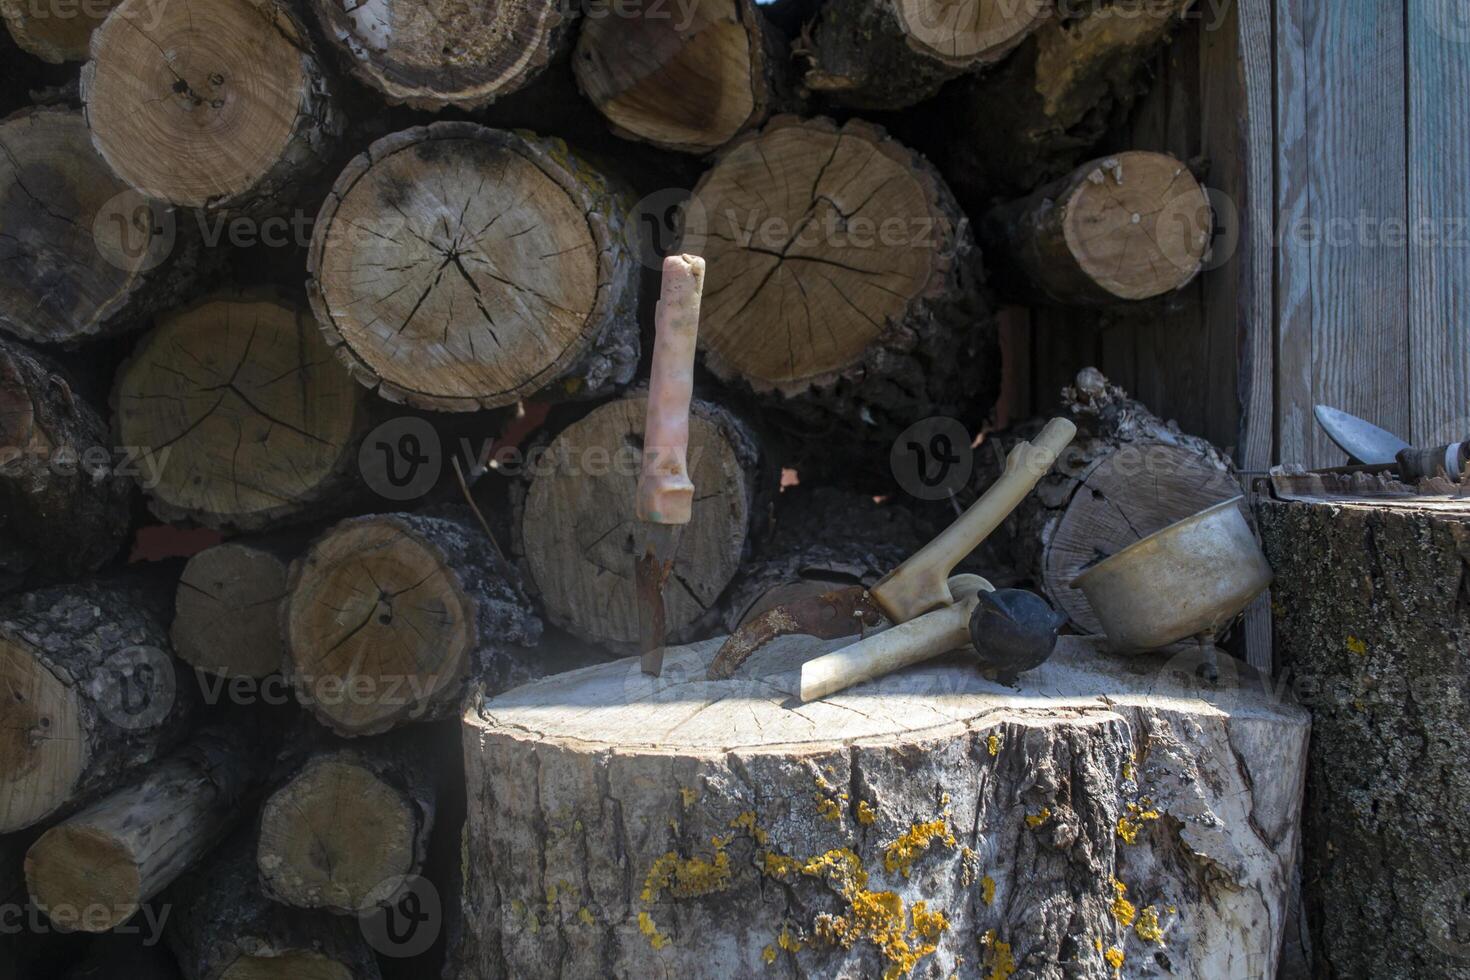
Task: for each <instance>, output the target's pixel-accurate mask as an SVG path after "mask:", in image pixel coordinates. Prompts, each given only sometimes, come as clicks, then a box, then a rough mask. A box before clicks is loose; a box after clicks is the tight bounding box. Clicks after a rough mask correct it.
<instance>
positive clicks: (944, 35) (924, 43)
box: [894, 0, 1053, 70]
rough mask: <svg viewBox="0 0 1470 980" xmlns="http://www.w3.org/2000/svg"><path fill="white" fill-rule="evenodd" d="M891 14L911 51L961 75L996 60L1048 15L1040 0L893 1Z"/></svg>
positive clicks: (1048, 10)
mask: <svg viewBox="0 0 1470 980" xmlns="http://www.w3.org/2000/svg"><path fill="white" fill-rule="evenodd" d="M894 10H895V12H896V13H897V14H898V23H899V26H900V27H901V28H902V29H903V32H904V34H905V36H906V39H907V41H908V43H909V45H910V46H911V47H912V48H914V49H915V50H917V51H920V52H922V53H923V54H925V55H927V56H929V57H931V58H934V59H936V60H938V61H942V62H944V63H946V64H949V65H952V66H954V67H956V68H961V69H966V70H968V69H971V68H976V67H979V66H981V65H988V64H992V63H994V62H996V61H999V60H1000V58H1001V57H1002V56H1003V55H1005V54H1006V53H1008V52H1009V51H1011V49H1013V48H1014V47H1015V46H1016V45H1017V44H1020V43H1021V40H1022V39H1023V38H1024V37H1026V35H1027V34H1029V33H1030V32H1031V31H1033V30H1035V29H1036V28H1037V27H1038V26H1039V25H1040V23H1041V21H1042V20H1043V19H1045V18H1046V17H1048V16H1052V15H1053V11H1052V10H1051V8H1050V7H1049V6H1048V5H1047V4H1046V3H1045V2H1044V0H1020V2H1012V0H961V2H959V3H956V2H955V0H898V2H897V3H896V4H895V5H894Z"/></svg>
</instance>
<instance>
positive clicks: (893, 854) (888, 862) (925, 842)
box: [883, 819, 955, 878]
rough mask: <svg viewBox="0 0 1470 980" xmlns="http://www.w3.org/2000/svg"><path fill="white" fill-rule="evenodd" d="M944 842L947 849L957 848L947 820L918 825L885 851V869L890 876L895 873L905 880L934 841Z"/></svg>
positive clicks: (905, 832) (904, 833)
mask: <svg viewBox="0 0 1470 980" xmlns="http://www.w3.org/2000/svg"><path fill="white" fill-rule="evenodd" d="M936 840H939V841H942V842H943V843H944V844H945V846H947V847H954V846H955V838H954V833H953V832H952V831H951V830H950V829H949V821H947V820H943V819H940V820H930V821H928V822H926V823H916V824H914V825H913V826H912V827H910V828H909V829H908V830H906V831H904V832H903V834H901V835H900V836H899V838H898V839H897V840H895V841H894V842H893V843H891V844H889V845H888V846H887V847H885V848H884V849H883V867H884V868H885V869H887V871H888V873H889V874H892V873H894V872H895V871H896V872H898V873H899V874H901V875H903V876H904V877H905V878H907V877H908V876H909V872H910V871H911V870H913V866H914V862H915V861H916V860H918V859H919V858H920V857H921V856H922V855H923V853H924V852H925V851H927V850H928V849H929V846H930V845H931V844H933V843H934V841H936Z"/></svg>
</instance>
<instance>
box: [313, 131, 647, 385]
mask: <svg viewBox="0 0 1470 980" xmlns="http://www.w3.org/2000/svg"><path fill="white" fill-rule="evenodd" d="M630 206H631V198H625V196H624V192H623V191H622V190H621V189H620V188H619V186H618V185H617V184H615V183H612V182H609V181H608V179H607V178H606V177H605V176H604V175H602V174H599V173H598V172H596V171H594V170H593V169H592V168H591V167H589V166H588V165H587V164H585V163H583V162H582V161H581V160H580V159H578V158H577V157H576V156H575V155H573V154H572V153H571V152H570V151H569V150H568V149H567V147H566V145H565V144H564V143H561V142H560V141H557V140H546V139H542V138H540V137H537V136H533V135H531V134H527V133H520V132H517V133H510V132H503V131H500V130H494V129H487V128H485V127H483V126H476V125H473V124H471V123H451V122H438V123H434V124H432V125H430V126H427V127H421V128H417V129H410V130H407V131H405V132H401V133H395V134H393V135H391V136H387V137H384V138H383V139H381V140H378V141H377V142H376V143H374V144H373V145H372V146H371V147H370V148H369V149H368V152H367V153H365V154H363V155H362V156H360V157H358V158H357V159H356V160H354V161H353V162H352V163H351V164H349V165H348V167H347V169H346V170H345V171H344V172H343V173H342V175H341V176H340V177H339V178H338V179H337V183H336V186H335V187H334V188H333V190H332V194H331V196H330V197H328V198H327V201H326V203H325V204H323V205H322V209H321V213H320V215H319V216H318V218H317V224H316V229H315V231H314V233H313V235H312V245H311V253H310V256H309V258H308V268H309V270H310V273H311V281H310V283H309V284H308V292H309V295H310V296H311V303H312V308H313V309H314V310H315V311H316V316H317V319H318V320H319V321H320V323H321V327H322V330H323V332H324V333H325V334H326V336H327V341H328V343H330V344H331V345H332V346H333V347H334V348H336V349H337V353H338V355H339V356H340V357H341V358H342V359H343V361H344V362H345V363H346V364H347V365H348V367H349V368H350V369H351V371H352V373H353V375H354V376H356V377H357V379H358V380H359V381H361V382H362V383H363V384H365V385H367V386H368V387H370V388H375V389H376V390H377V392H378V394H379V395H381V396H382V397H384V398H387V399H388V400H390V401H395V402H405V403H407V404H410V405H415V406H418V407H420V408H428V409H436V410H440V411H474V410H476V409H478V408H495V407H498V406H502V405H510V404H513V403H515V402H516V401H518V400H520V399H521V398H523V397H524V396H526V395H530V394H532V393H534V392H537V391H540V390H541V389H543V388H547V387H550V386H555V388H556V389H558V390H559V391H560V392H561V393H563V394H568V395H570V394H578V395H593V394H597V393H601V392H605V391H607V390H609V389H612V388H616V387H618V386H620V385H623V384H626V383H627V382H628V380H630V379H631V378H632V375H633V371H634V369H635V368H636V366H637V361H638V353H639V346H638V321H637V305H638V280H639V274H640V271H641V268H642V267H641V266H640V265H639V262H638V254H637V249H636V237H635V236H636V234H637V232H636V230H635V229H634V228H632V227H631V226H630V225H629V224H628V215H629V211H630Z"/></svg>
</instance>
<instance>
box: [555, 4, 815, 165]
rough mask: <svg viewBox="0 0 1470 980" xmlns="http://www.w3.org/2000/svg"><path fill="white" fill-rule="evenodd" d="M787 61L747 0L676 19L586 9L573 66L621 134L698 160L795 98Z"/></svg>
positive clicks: (694, 8)
mask: <svg viewBox="0 0 1470 980" xmlns="http://www.w3.org/2000/svg"><path fill="white" fill-rule="evenodd" d="M790 58H791V51H790V48H789V46H788V45H787V43H786V40H785V38H784V37H782V36H781V35H780V33H779V32H778V31H776V30H775V28H773V27H771V25H770V24H769V23H767V21H766V19H765V17H764V16H763V15H762V13H761V11H760V9H759V8H758V7H757V6H756V5H755V3H754V2H752V0H692V2H690V3H688V4H686V5H685V6H684V7H682V8H680V12H679V13H675V12H672V11H670V10H659V9H658V8H655V7H652V6H649V7H647V8H645V9H641V10H640V11H639V12H638V13H637V14H636V15H633V16H624V15H622V14H620V13H615V12H610V11H603V12H602V13H601V14H597V13H589V15H588V17H587V20H586V23H585V24H583V26H582V32H581V35H580V36H579V37H578V39H577V49H576V52H575V54H574V55H573V59H572V69H573V71H574V72H575V73H576V76H577V84H578V86H579V87H580V88H581V90H582V93H583V94H584V95H586V97H587V99H588V101H590V102H591V103H592V104H593V105H594V106H596V107H597V110H598V111H599V112H601V113H602V115H603V117H604V118H606V119H607V122H608V125H610V126H611V127H612V129H613V132H615V133H617V134H618V135H619V136H624V137H627V138H628V139H635V140H641V141H643V142H645V143H651V144H653V145H654V146H658V147H662V148H663V149H666V150H674V151H677V152H683V153H699V154H703V153H709V152H711V151H713V150H717V149H719V148H720V147H722V146H724V145H725V144H726V143H728V142H730V141H731V140H732V139H734V138H735V137H736V136H738V135H740V134H741V133H743V132H745V131H746V130H748V129H751V128H753V127H755V126H759V125H760V124H761V123H762V122H764V121H765V119H766V117H767V116H768V115H769V114H770V112H771V110H772V106H773V105H775V104H778V103H787V102H790V101H792V99H793V92H792V84H791V79H790V78H789V74H790V72H789V67H790Z"/></svg>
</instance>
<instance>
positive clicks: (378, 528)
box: [283, 509, 541, 736]
mask: <svg viewBox="0 0 1470 980" xmlns="http://www.w3.org/2000/svg"><path fill="white" fill-rule="evenodd" d="M289 588H290V594H289V596H288V598H287V600H286V607H285V611H284V613H283V617H284V630H285V635H286V670H287V673H288V674H289V679H290V680H291V682H292V684H293V686H294V688H295V691H296V697H297V700H299V701H300V702H301V704H302V705H303V706H304V707H306V708H308V709H309V710H310V711H311V712H312V713H313V714H314V715H315V716H316V718H317V719H318V720H319V721H320V722H321V723H322V724H324V725H326V726H327V727H328V728H330V729H332V730H333V731H335V732H337V733H338V734H340V735H345V736H357V735H372V734H376V733H379V732H385V731H388V730H389V729H391V728H395V727H398V726H400V725H403V724H407V723H409V722H413V721H430V720H433V719H435V718H443V717H448V716H449V715H451V714H453V713H455V712H457V711H458V710H459V704H460V700H461V698H462V695H463V693H464V690H465V688H466V686H467V685H468V684H470V683H471V682H473V683H477V684H483V685H485V686H486V687H487V688H489V689H491V690H497V691H498V690H505V689H506V688H509V687H513V686H515V685H516V684H520V683H524V682H525V681H528V680H531V679H533V678H535V677H539V676H540V675H541V668H540V662H539V658H538V657H537V655H536V653H535V652H534V651H533V650H532V649H531V648H533V647H535V645H536V644H537V642H538V641H539V640H540V637H541V621H540V620H539V619H538V618H537V617H536V614H535V613H534V612H532V611H531V608H530V603H529V601H528V600H527V599H526V598H525V596H524V595H523V593H522V592H521V586H520V578H519V576H518V575H517V574H516V571H515V569H514V568H512V567H511V566H510V565H509V564H508V563H507V562H506V561H505V560H504V559H502V558H501V557H500V555H499V553H498V552H497V551H496V550H495V544H494V542H492V541H491V540H490V538H489V537H488V536H487V535H486V534H485V533H484V532H483V531H482V530H481V528H480V527H479V525H477V524H475V523H474V520H473V518H472V517H470V516H469V513H468V511H464V510H463V509H460V510H446V511H445V512H444V513H443V514H442V515H424V514H382V515H370V516H366V517H356V518H350V519H348V520H345V521H343V522H341V523H340V524H337V525H336V526H335V527H333V528H332V529H331V530H329V531H327V533H326V534H324V535H323V536H322V537H321V538H320V539H318V540H317V542H316V543H315V544H314V545H312V547H311V550H310V551H308V552H307V554H306V556H305V557H304V558H303V559H302V560H301V561H300V562H298V563H296V564H295V565H294V566H293V567H292V573H291V579H290V586H289Z"/></svg>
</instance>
